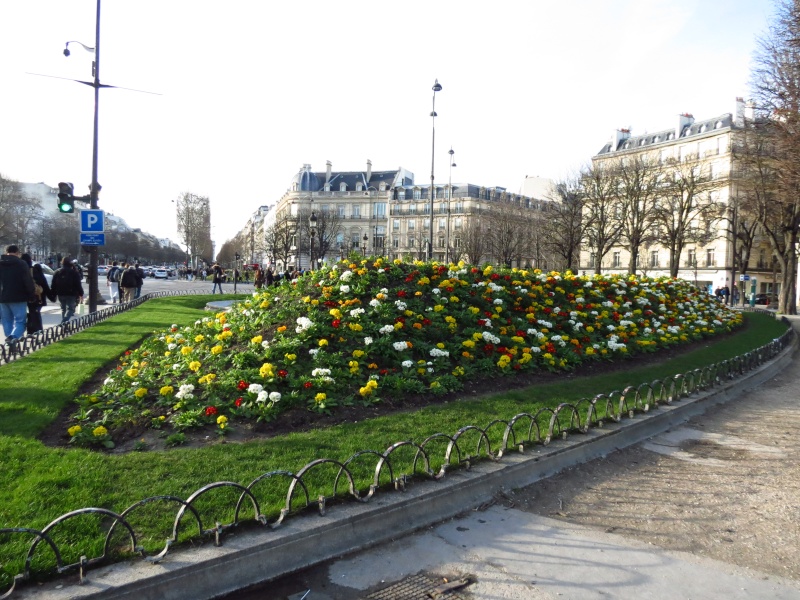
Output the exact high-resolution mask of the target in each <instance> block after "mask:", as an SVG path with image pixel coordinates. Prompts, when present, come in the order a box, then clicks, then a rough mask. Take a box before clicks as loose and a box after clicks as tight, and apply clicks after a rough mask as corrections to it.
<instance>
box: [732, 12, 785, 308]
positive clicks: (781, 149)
mask: <svg viewBox="0 0 800 600" xmlns="http://www.w3.org/2000/svg"><path fill="white" fill-rule="evenodd" d="M753 64H754V68H753V72H752V74H751V87H752V90H753V96H754V100H755V109H756V112H755V114H754V118H753V119H747V120H746V121H745V132H744V135H742V136H740V139H739V140H738V150H739V156H740V157H741V158H743V159H744V161H745V163H747V164H745V165H744V168H745V169H747V170H748V171H749V173H748V174H749V175H750V177H745V178H743V179H744V180H745V181H748V182H750V185H749V190H748V191H749V192H750V198H749V199H750V200H751V201H752V200H756V201H757V202H758V201H760V202H763V201H764V200H767V199H768V200H769V206H762V205H761V204H760V202H759V204H758V205H756V206H755V207H754V208H755V210H753V211H752V212H753V213H754V214H756V215H758V220H759V224H760V225H761V227H762V230H763V232H764V235H765V236H766V238H767V239H768V240H769V242H770V244H771V246H772V252H773V256H774V257H775V259H776V260H777V263H778V266H779V267H780V271H781V273H782V275H783V286H782V287H781V290H780V294H779V298H778V310H780V311H781V312H784V313H786V314H796V313H797V306H796V301H795V298H796V293H797V247H798V243H797V242H798V235H799V234H800V69H798V65H800V1H798V0H783V1H781V2H780V3H779V4H778V6H777V12H776V15H775V19H774V22H773V23H772V24H771V26H770V28H769V31H768V32H767V33H766V34H765V35H764V36H763V37H762V38H761V39H759V41H758V48H757V50H756V53H755V56H754V62H753ZM762 172H763V173H765V174H768V175H769V177H768V178H764V177H762ZM757 189H758V190H759V191H757ZM762 208H763V209H762Z"/></svg>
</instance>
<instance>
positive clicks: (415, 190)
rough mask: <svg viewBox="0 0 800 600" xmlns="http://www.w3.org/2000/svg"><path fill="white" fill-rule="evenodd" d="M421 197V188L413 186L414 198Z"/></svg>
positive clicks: (418, 198)
mask: <svg viewBox="0 0 800 600" xmlns="http://www.w3.org/2000/svg"><path fill="white" fill-rule="evenodd" d="M420 199H422V190H420V189H419V188H414V200H420Z"/></svg>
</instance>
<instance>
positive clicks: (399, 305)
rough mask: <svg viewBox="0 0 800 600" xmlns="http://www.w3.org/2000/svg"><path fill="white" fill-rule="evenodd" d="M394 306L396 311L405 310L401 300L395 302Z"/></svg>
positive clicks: (404, 304)
mask: <svg viewBox="0 0 800 600" xmlns="http://www.w3.org/2000/svg"><path fill="white" fill-rule="evenodd" d="M394 305H395V306H396V307H397V310H400V311H403V310H405V309H406V303H405V302H403V301H402V300H395V302H394Z"/></svg>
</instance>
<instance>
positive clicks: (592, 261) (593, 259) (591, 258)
mask: <svg viewBox="0 0 800 600" xmlns="http://www.w3.org/2000/svg"><path fill="white" fill-rule="evenodd" d="M596 262H597V253H596V252H590V253H589V264H590V265H592V266H594V264H595V263H596Z"/></svg>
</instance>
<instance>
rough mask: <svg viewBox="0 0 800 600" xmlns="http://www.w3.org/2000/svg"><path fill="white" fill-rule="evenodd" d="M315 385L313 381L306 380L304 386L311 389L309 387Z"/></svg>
mask: <svg viewBox="0 0 800 600" xmlns="http://www.w3.org/2000/svg"><path fill="white" fill-rule="evenodd" d="M313 385H314V384H313V383H311V382H310V381H306V382H305V383H304V384H303V387H304V388H306V389H309V388H310V387H312V386H313Z"/></svg>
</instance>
